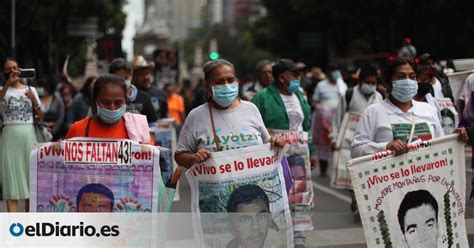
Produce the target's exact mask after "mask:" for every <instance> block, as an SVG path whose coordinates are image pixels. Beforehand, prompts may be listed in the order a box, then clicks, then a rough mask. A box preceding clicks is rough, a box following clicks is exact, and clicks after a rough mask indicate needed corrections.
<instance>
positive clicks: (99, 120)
mask: <svg viewBox="0 0 474 248" xmlns="http://www.w3.org/2000/svg"><path fill="white" fill-rule="evenodd" d="M126 99H127V85H126V84H125V81H124V80H123V79H122V78H121V77H119V76H115V75H105V76H101V77H99V78H98V79H97V80H96V81H95V83H94V85H93V90H92V102H91V107H92V112H93V113H94V115H93V116H88V117H86V118H84V119H82V120H80V121H77V122H75V123H74V124H72V125H71V127H70V129H69V132H68V133H67V135H66V138H67V139H71V138H74V137H93V138H106V139H131V140H133V141H136V142H140V143H149V142H150V133H149V128H148V122H147V119H146V116H144V115H139V114H131V113H125V111H126V109H127V105H126V102H127V100H126Z"/></svg>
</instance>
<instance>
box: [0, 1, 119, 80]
mask: <svg viewBox="0 0 474 248" xmlns="http://www.w3.org/2000/svg"><path fill="white" fill-rule="evenodd" d="M124 4H125V0H61V1H57V0H41V1H40V0H32V1H19V0H17V1H16V58H17V59H18V60H19V62H20V64H21V66H23V67H35V68H36V69H37V74H38V75H39V76H44V75H46V74H53V73H58V72H59V71H60V70H61V66H62V63H63V62H64V60H65V58H66V56H67V54H70V55H71V61H70V67H69V69H70V73H71V74H72V75H73V76H74V75H80V74H82V72H83V70H84V65H85V53H86V47H87V43H86V42H87V41H86V38H85V37H73V36H70V35H68V23H69V21H70V19H71V18H79V19H80V20H85V19H86V18H88V17H97V18H98V37H96V38H97V39H101V38H104V37H110V38H113V39H114V40H115V41H116V44H117V45H118V46H119V47H118V50H119V51H121V46H120V41H121V39H122V30H123V29H124V27H125V18H126V15H125V13H124V12H123V11H122V6H123V5H124ZM0 6H1V7H0V25H1V26H2V27H3V32H2V35H0V59H4V58H5V57H7V56H11V49H10V46H11V45H10V40H11V32H10V25H11V10H10V8H11V0H0ZM118 55H121V54H118Z"/></svg>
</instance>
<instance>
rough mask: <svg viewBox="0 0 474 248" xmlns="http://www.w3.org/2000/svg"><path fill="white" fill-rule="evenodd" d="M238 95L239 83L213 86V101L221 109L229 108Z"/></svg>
mask: <svg viewBox="0 0 474 248" xmlns="http://www.w3.org/2000/svg"><path fill="white" fill-rule="evenodd" d="M238 94H239V84H238V83H237V82H234V83H231V84H225V85H217V86H212V100H214V102H216V103H217V104H219V106H221V107H228V106H229V105H230V104H231V103H232V101H234V99H235V98H236V97H237V95H238Z"/></svg>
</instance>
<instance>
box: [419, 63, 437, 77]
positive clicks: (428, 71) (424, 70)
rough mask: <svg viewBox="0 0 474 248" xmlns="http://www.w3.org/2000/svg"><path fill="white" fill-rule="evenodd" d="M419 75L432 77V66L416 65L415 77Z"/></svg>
mask: <svg viewBox="0 0 474 248" xmlns="http://www.w3.org/2000/svg"><path fill="white" fill-rule="evenodd" d="M420 75H427V76H428V77H429V78H433V77H434V71H433V68H431V66H429V65H418V66H417V67H416V77H417V78H418V77H419V76H420Z"/></svg>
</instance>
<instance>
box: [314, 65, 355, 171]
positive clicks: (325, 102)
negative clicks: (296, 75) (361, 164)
mask: <svg viewBox="0 0 474 248" xmlns="http://www.w3.org/2000/svg"><path fill="white" fill-rule="evenodd" d="M346 90H347V85H346V83H345V82H344V80H343V79H342V76H341V72H340V70H339V67H338V66H337V65H330V66H328V79H325V80H323V81H321V82H319V83H318V85H317V86H316V89H315V90H314V93H313V96H312V100H313V106H314V112H313V117H312V120H313V121H312V123H311V131H312V132H313V134H312V136H313V141H314V145H315V148H316V153H317V154H316V155H317V157H318V158H319V165H320V166H319V168H320V175H321V176H322V177H325V176H327V168H328V163H329V162H328V161H329V160H331V159H332V144H331V140H330V138H329V135H330V133H331V132H332V129H333V127H332V123H333V120H334V117H335V115H336V109H337V105H338V103H339V100H340V99H341V97H342V96H344V95H345V94H346Z"/></svg>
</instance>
